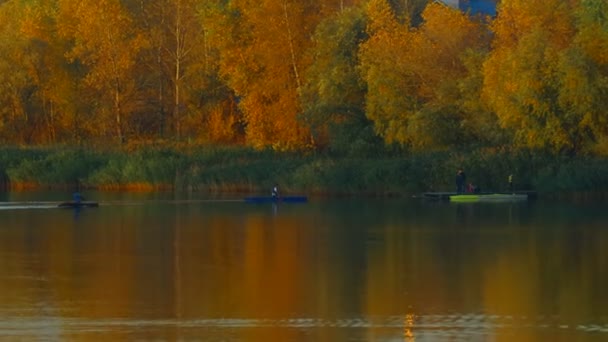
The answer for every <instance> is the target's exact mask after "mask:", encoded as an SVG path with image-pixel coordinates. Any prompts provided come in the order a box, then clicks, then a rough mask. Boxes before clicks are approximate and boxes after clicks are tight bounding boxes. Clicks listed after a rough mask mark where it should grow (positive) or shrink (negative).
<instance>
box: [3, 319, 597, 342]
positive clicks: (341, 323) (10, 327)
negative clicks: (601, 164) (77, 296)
mask: <svg viewBox="0 0 608 342" xmlns="http://www.w3.org/2000/svg"><path fill="white" fill-rule="evenodd" d="M6 314H7V313H6V312H4V313H3V314H2V315H0V338H2V337H31V336H38V337H40V336H42V337H49V336H51V337H52V336H56V334H58V333H59V332H61V334H70V333H72V334H97V333H109V332H117V331H118V332H121V333H128V332H134V331H141V329H142V328H147V329H149V328H153V329H154V330H158V331H160V330H163V329H173V328H185V329H194V330H196V329H200V330H207V329H215V330H218V329H219V330H224V331H229V330H230V331H235V330H239V329H256V328H264V329H269V328H270V329H298V330H304V331H306V330H315V329H327V328H329V329H353V330H382V331H383V332H384V333H383V334H382V335H385V334H387V333H388V335H387V336H386V339H384V338H382V340H392V339H395V338H397V337H398V338H399V339H401V340H403V338H404V336H406V338H405V340H406V341H407V340H408V339H407V336H411V337H412V338H415V339H416V340H417V341H419V340H427V339H433V338H441V337H450V339H451V340H469V341H470V340H478V339H481V340H483V339H486V338H487V337H488V336H493V335H495V334H497V333H498V332H500V331H501V329H509V330H515V331H522V330H523V331H527V330H529V331H541V332H542V331H548V332H558V331H564V330H565V331H570V332H574V333H583V334H591V333H593V334H600V335H602V334H607V336H606V337H607V338H608V323H606V322H602V323H596V322H590V323H579V324H575V325H574V324H565V323H564V322H560V320H559V318H558V317H546V316H539V317H534V318H530V317H527V316H521V317H517V316H498V315H484V314H449V315H411V314H410V315H406V316H390V317H358V318H341V319H320V318H284V319H258V318H209V319H206V318H200V319H149V320H148V319H129V318H116V319H86V318H65V317H61V316H59V315H56V316H51V317H31V316H29V315H30V314H31V313H29V312H28V313H27V314H26V315H24V316H21V317H20V316H19V315H6ZM13 314H14V313H13ZM47 314H48V313H47ZM51 315H52V314H51ZM412 340H413V339H412Z"/></svg>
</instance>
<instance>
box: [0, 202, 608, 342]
mask: <svg viewBox="0 0 608 342" xmlns="http://www.w3.org/2000/svg"><path fill="white" fill-rule="evenodd" d="M275 209H276V210H275ZM606 223H608V216H607V215H606V214H604V212H603V210H601V208H600V207H591V206H584V207H578V208H577V207H572V206H570V205H568V204H565V205H564V204H546V205H543V204H538V203H536V204H528V203H523V204H507V205H495V204H492V205H470V206H463V205H459V206H454V205H449V204H445V203H421V202H405V201H325V202H322V201H317V202H311V203H309V204H306V205H295V206H293V205H292V206H290V205H282V206H280V207H279V208H273V207H272V205H271V204H270V205H268V206H266V205H248V204H244V203H237V202H217V203H215V202H198V203H197V202H188V203H177V202H157V201H149V202H145V201H144V204H142V205H122V204H121V202H120V201H117V202H115V203H113V204H111V205H103V206H101V207H100V208H98V209H95V210H84V211H83V212H81V213H80V215H79V216H78V219H77V220H75V219H74V213H73V212H71V211H63V210H50V209H49V210H35V211H32V210H14V211H8V210H5V211H0V269H2V270H3V272H2V273H1V274H0V338H7V339H12V338H17V339H76V340H78V339H91V338H98V337H104V338H111V339H119V340H121V339H122V340H133V339H140V340H141V339H143V340H147V339H168V340H176V339H180V340H182V339H186V340H188V339H204V340H223V341H226V340H228V341H230V340H248V341H342V340H355V341H356V340H361V341H433V340H450V341H471V340H498V341H500V340H509V341H511V340H528V341H546V340H579V341H581V340H584V341H593V340H600V339H605V338H607V337H608V309H607V308H608V295H606V293H605V289H606V288H608V276H607V275H606V273H605V270H606V269H608V268H607V267H608V252H606V251H605V249H604V248H603V246H605V244H606V242H608V231H606V229H605V227H606V226H608V225H607V224H606Z"/></svg>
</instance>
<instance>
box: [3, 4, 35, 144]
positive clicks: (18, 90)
mask: <svg viewBox="0 0 608 342" xmlns="http://www.w3.org/2000/svg"><path fill="white" fill-rule="evenodd" d="M22 15H23V12H22V11H20V10H19V7H18V4H17V3H15V2H9V3H5V4H2V5H0V140H2V141H13V142H14V141H17V142H20V143H26V142H28V138H27V136H24V135H23V134H22V133H23V132H24V131H25V128H26V127H27V126H28V125H29V114H28V110H27V108H26V100H27V96H28V92H29V90H28V87H29V84H30V80H29V78H28V74H27V69H26V66H25V65H24V64H23V61H24V59H26V58H28V57H27V54H26V50H27V48H26V47H27V44H28V42H27V40H26V39H24V38H23V37H22V36H21V35H20V32H21V29H20V26H21V23H20V20H21V18H22Z"/></svg>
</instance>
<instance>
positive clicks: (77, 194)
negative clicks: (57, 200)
mask: <svg viewBox="0 0 608 342" xmlns="http://www.w3.org/2000/svg"><path fill="white" fill-rule="evenodd" d="M72 200H73V201H74V203H76V204H80V203H81V202H82V201H84V197H82V195H81V194H80V192H78V191H76V192H74V193H73V194H72Z"/></svg>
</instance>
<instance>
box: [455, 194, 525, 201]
mask: <svg viewBox="0 0 608 342" xmlns="http://www.w3.org/2000/svg"><path fill="white" fill-rule="evenodd" d="M527 200H528V195H527V194H462V195H451V196H450V202H460V203H464V202H515V201H527Z"/></svg>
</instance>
